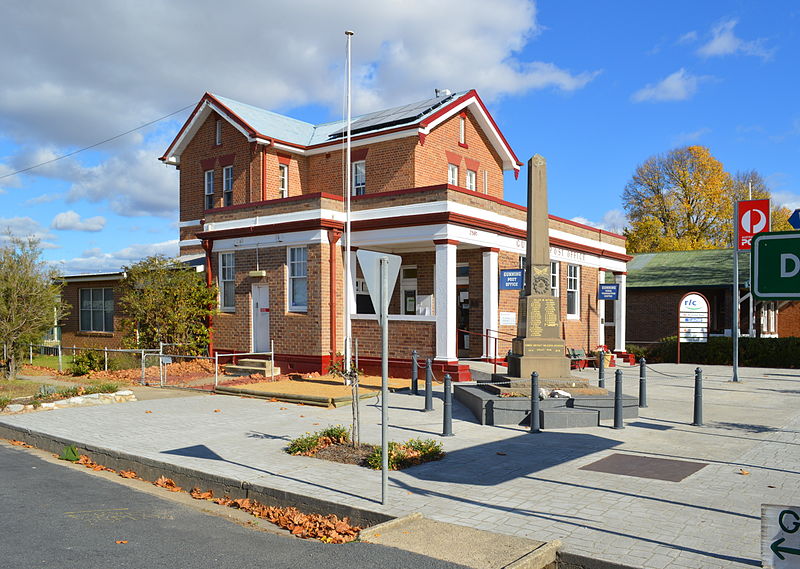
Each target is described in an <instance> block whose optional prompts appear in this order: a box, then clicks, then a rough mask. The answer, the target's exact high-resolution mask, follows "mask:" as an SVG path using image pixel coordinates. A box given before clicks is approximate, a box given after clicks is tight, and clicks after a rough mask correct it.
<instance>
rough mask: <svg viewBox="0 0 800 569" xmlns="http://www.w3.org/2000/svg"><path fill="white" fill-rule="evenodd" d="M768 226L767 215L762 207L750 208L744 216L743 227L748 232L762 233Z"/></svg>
mask: <svg viewBox="0 0 800 569" xmlns="http://www.w3.org/2000/svg"><path fill="white" fill-rule="evenodd" d="M766 226H767V216H766V215H764V212H763V211H761V210H760V209H750V210H747V211H746V212H744V215H743V216H742V229H744V230H745V231H746V232H747V233H760V232H762V231H763V230H764V228H765V227H766Z"/></svg>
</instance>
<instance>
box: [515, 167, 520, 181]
mask: <svg viewBox="0 0 800 569" xmlns="http://www.w3.org/2000/svg"><path fill="white" fill-rule="evenodd" d="M514 179H515V180H519V168H517V169H516V170H514Z"/></svg>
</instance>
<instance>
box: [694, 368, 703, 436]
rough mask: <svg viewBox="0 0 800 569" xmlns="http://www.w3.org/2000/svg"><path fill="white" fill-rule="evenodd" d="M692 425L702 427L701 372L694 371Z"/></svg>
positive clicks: (698, 369)
mask: <svg viewBox="0 0 800 569" xmlns="http://www.w3.org/2000/svg"><path fill="white" fill-rule="evenodd" d="M692 425H694V426H696V427H702V426H703V370H702V369H700V368H697V369H696V370H694V421H693V422H692Z"/></svg>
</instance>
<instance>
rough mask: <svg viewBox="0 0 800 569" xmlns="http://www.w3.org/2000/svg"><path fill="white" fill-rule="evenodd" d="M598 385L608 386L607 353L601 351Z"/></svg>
mask: <svg viewBox="0 0 800 569" xmlns="http://www.w3.org/2000/svg"><path fill="white" fill-rule="evenodd" d="M597 386H598V387H600V388H601V389H605V387H606V354H605V352H601V353H600V362H599V363H598V365H597Z"/></svg>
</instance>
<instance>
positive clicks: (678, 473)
mask: <svg viewBox="0 0 800 569" xmlns="http://www.w3.org/2000/svg"><path fill="white" fill-rule="evenodd" d="M704 466H706V463H705V462H688V461H686V460H672V459H668V458H651V457H649V456H633V455H629V454H620V453H614V454H612V455H610V456H607V457H605V458H601V459H600V460H598V461H597V462H593V463H591V464H587V465H586V466H581V467H580V469H579V470H593V471H595V472H607V473H608V474H622V475H623V476H636V477H638V478H653V479H655V480H666V481H667V482H680V481H681V480H683V479H684V478H686V477H687V476H690V475H692V474H694V473H695V472H697V471H698V470H700V469H701V468H703V467H704Z"/></svg>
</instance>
